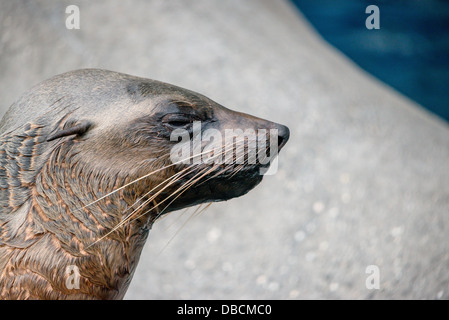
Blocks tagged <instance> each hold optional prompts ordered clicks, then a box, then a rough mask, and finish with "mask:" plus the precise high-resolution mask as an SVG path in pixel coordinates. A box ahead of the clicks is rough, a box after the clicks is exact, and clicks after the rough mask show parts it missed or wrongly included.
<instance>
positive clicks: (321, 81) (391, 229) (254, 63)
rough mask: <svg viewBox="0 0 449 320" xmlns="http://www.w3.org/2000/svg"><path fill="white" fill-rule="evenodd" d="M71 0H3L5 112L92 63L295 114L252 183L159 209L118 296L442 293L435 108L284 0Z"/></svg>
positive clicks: (440, 166) (287, 116) (280, 114)
mask: <svg viewBox="0 0 449 320" xmlns="http://www.w3.org/2000/svg"><path fill="white" fill-rule="evenodd" d="M70 4H73V3H72V1H58V2H55V1H53V0H36V1H23V0H16V1H2V2H1V4H0V57H1V58H0V70H1V73H0V97H1V98H2V104H1V106H0V115H2V114H3V113H4V112H5V111H6V109H7V107H8V106H9V105H10V104H11V103H12V102H13V101H14V100H16V99H17V98H18V97H19V96H20V95H21V94H22V93H23V92H24V91H25V90H27V89H28V88H30V87H31V86H32V85H34V84H35V83H37V82H40V81H42V80H44V79H46V78H49V77H51V76H53V75H55V74H58V73H62V72H65V71H68V70H72V69H79V68H86V67H95V68H104V69H110V70H114V71H119V72H125V73H130V74H133V75H137V76H143V77H147V78H153V79H157V80H161V81H166V82H170V83H173V84H176V85H179V86H183V87H186V88H189V89H192V90H195V91H198V92H200V93H203V94H205V95H207V96H209V97H211V98H212V99H214V100H216V101H217V102H219V103H221V104H223V105H225V106H227V107H229V108H231V109H235V110H239V111H242V112H247V113H252V114H254V115H257V116H260V117H263V118H267V119H270V120H273V121H277V122H280V123H282V124H285V125H287V126H289V127H290V130H291V137H290V141H289V143H288V144H287V146H286V147H285V148H284V150H283V152H282V153H281V155H280V159H279V170H278V172H277V173H276V174H275V175H273V176H267V177H265V179H264V181H263V183H262V184H261V185H260V186H258V187H257V188H256V189H255V190H253V191H252V192H250V193H249V194H248V195H246V196H244V197H242V198H239V199H234V200H232V201H228V202H226V203H218V204H213V205H212V206H211V207H209V208H208V209H207V210H205V211H204V212H202V213H201V214H194V210H192V209H190V210H188V211H186V212H176V213H172V214H171V215H169V216H168V217H166V218H165V219H163V220H161V221H160V222H158V223H156V224H155V226H154V228H153V230H152V232H151V233H150V236H149V239H148V242H147V244H146V247H145V249H144V252H143V254H142V257H141V261H140V264H139V266H138V269H137V272H136V274H135V276H134V280H133V282H132V284H131V287H130V289H129V291H128V293H127V296H126V298H128V299H314V298H318V299H329V298H332V299H368V298H375V299H391V298H392V299H399V298H405V299H411V298H413V299H421V298H424V299H438V298H445V299H447V298H449V274H448V272H447V270H448V266H449V241H448V237H449V161H448V159H449V127H448V126H447V125H446V124H445V123H443V122H441V121H440V120H438V119H437V118H435V117H433V116H432V115H429V114H428V113H427V112H426V111H424V110H423V109H422V108H421V107H419V106H417V105H415V104H414V103H413V102H411V101H409V100H407V99H405V98H404V97H402V96H400V95H399V94H397V93H395V92H394V91H392V90H391V89H390V88H388V87H387V86H385V85H383V84H381V83H379V82H378V81H376V80H375V79H373V78H372V77H370V76H369V75H367V74H365V73H364V72H363V71H361V70H360V69H359V68H357V67H356V66H355V65H354V64H353V63H351V62H350V61H348V60H347V59H346V58H345V57H343V56H342V55H341V54H339V53H338V52H337V51H336V50H334V49H333V48H331V47H330V46H329V45H327V44H326V43H324V41H322V40H321V39H320V38H319V36H317V34H316V33H315V32H314V31H313V30H312V29H311V28H310V26H309V25H308V24H307V23H306V22H305V21H304V19H303V18H302V16H301V15H300V14H299V13H297V12H296V11H295V9H294V8H293V7H291V6H290V5H289V4H288V3H287V2H284V1H280V0H278V1H273V0H245V1H241V0H227V1H219V0H213V1H211V0H199V1H186V0H182V1H179V0H177V1H174V0H169V1H167V0H153V1H144V0H133V1H118V0H107V1H106V0H101V1H100V0H99V1H86V0H79V1H77V4H78V6H79V8H80V11H81V28H80V30H68V29H66V28H65V19H66V17H67V15H66V14H65V8H66V6H68V5H70ZM360 14H361V15H363V14H364V13H363V12H361V13H360ZM367 32H369V31H367ZM369 266H376V267H377V268H378V269H374V270H375V271H376V270H378V271H379V275H380V277H379V289H369V288H367V282H368V287H369V285H370V284H373V283H375V279H374V280H373V276H375V275H374V274H372V273H371V272H372V271H371V270H373V269H370V267H369ZM367 268H368V269H367ZM367 271H368V273H367ZM373 281H374V282H373Z"/></svg>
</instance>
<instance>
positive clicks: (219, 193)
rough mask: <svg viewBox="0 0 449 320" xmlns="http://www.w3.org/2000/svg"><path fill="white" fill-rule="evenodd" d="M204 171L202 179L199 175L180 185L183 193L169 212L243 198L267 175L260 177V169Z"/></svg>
mask: <svg viewBox="0 0 449 320" xmlns="http://www.w3.org/2000/svg"><path fill="white" fill-rule="evenodd" d="M220 167H221V166H220ZM203 170H204V171H205V172H204V173H203V174H202V175H201V176H200V178H199V177H198V172H197V173H191V174H188V175H186V176H185V177H183V178H182V179H180V180H179V181H178V183H177V186H176V189H178V188H183V191H182V193H181V194H180V195H179V197H177V198H176V199H175V200H174V201H173V202H172V203H171V204H170V206H169V207H168V208H167V210H165V212H167V213H168V212H171V211H175V210H179V209H183V208H186V207H191V206H195V205H198V204H201V203H207V202H219V201H227V200H230V199H232V198H237V197H240V196H243V195H245V194H246V193H248V192H249V191H250V190H252V189H253V188H254V187H256V186H257V185H258V184H259V183H260V182H261V181H262V179H263V175H260V173H259V170H260V166H242V167H238V166H235V167H229V166H224V167H221V169H220V170H218V171H211V172H208V171H207V170H205V169H204V168H203ZM199 172H201V171H199Z"/></svg>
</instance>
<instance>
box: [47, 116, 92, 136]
mask: <svg viewBox="0 0 449 320" xmlns="http://www.w3.org/2000/svg"><path fill="white" fill-rule="evenodd" d="M91 126H92V122H90V121H87V120H86V121H83V122H81V123H78V124H76V125H75V126H73V127H71V128H67V129H62V130H58V131H56V132H55V133H53V134H51V135H49V136H48V138H47V141H52V140H55V139H58V138H62V137H66V136H71V135H74V134H76V135H82V134H83V133H86V132H87V130H89V128H90V127H91Z"/></svg>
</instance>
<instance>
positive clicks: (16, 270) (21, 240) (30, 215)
mask: <svg viewBox="0 0 449 320" xmlns="http://www.w3.org/2000/svg"><path fill="white" fill-rule="evenodd" d="M58 154H67V152H54V153H53V154H52V155H51V156H50V158H49V160H48V161H47V162H46V163H45V164H44V165H43V166H42V169H41V170H40V173H39V174H38V175H37V176H36V179H35V183H34V186H33V187H32V188H30V189H31V194H30V197H29V198H28V200H27V201H26V202H24V203H23V204H22V205H21V206H20V207H19V208H17V209H16V210H14V211H13V212H12V213H11V217H12V218H11V220H10V221H8V222H7V223H6V224H4V225H3V226H2V228H3V230H2V233H3V234H2V237H1V241H2V242H3V243H5V244H6V245H5V246H1V247H0V257H2V258H1V260H0V273H1V276H0V297H2V298H6V299H8V298H11V299H121V298H123V296H124V295H125V293H126V290H127V288H128V286H129V283H130V281H131V278H132V275H133V273H134V270H135V268H136V266H137V263H138V260H139V257H140V254H141V250H142V248H143V245H144V243H145V241H146V238H147V236H148V232H149V229H150V228H151V225H152V223H153V219H152V216H148V215H146V216H143V217H141V218H140V219H136V220H133V221H132V222H130V223H127V224H124V225H123V226H121V227H119V228H117V230H115V231H113V232H110V231H111V230H112V229H113V228H114V227H115V226H117V224H119V223H120V221H121V220H122V219H123V217H124V216H125V215H126V214H129V213H130V212H131V211H132V208H133V207H132V206H133V205H134V203H135V200H136V199H135V198H134V197H131V196H130V194H131V193H132V192H131V191H130V190H120V191H119V192H116V193H113V194H112V195H110V196H108V197H105V198H103V199H101V197H102V196H104V195H106V194H108V193H110V192H111V191H112V190H115V189H114V188H117V185H120V184H121V183H123V181H118V180H116V179H114V180H113V181H112V180H111V179H103V177H101V176H98V175H97V174H96V173H95V172H87V171H86V170H85V168H81V167H80V166H78V165H77V164H74V163H67V162H66V161H65V159H66V157H64V158H58ZM68 168H70V170H69V169H68ZM86 181H88V182H89V183H86ZM82 185H84V187H82ZM86 185H87V187H86ZM142 209H145V210H148V207H145V208H142ZM0 230H1V229H0ZM5 235H6V236H5Z"/></svg>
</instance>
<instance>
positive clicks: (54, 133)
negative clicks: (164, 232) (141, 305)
mask: <svg viewBox="0 0 449 320" xmlns="http://www.w3.org/2000/svg"><path fill="white" fill-rule="evenodd" d="M196 123H200V124H201V129H200V130H201V132H203V133H204V132H205V131H206V130H208V129H214V130H216V131H218V132H219V133H224V132H225V131H226V130H229V129H237V128H241V129H245V128H250V129H254V130H259V129H264V130H266V131H264V135H263V139H262V140H266V141H268V140H269V139H271V138H273V134H272V130H275V132H277V136H276V139H277V142H278V143H277V146H276V147H277V150H276V151H278V150H280V149H281V148H282V147H283V146H284V145H285V143H286V142H287V140H288V138H289V130H288V128H287V127H285V126H282V125H280V124H276V123H273V122H270V121H266V120H263V119H260V118H256V117H253V116H250V115H247V114H243V113H239V112H235V111H231V110H229V109H226V108H225V107H223V106H221V105H219V104H217V103H216V102H214V101H212V100H210V99H209V98H207V97H205V96H203V95H200V94H198V93H195V92H192V91H189V90H186V89H183V88H180V87H177V86H174V85H170V84H167V83H163V82H159V81H155V80H149V79H144V78H139V77H134V76H131V75H126V74H121V73H117V72H112V71H106V70H98V69H85V70H77V71H72V72H68V73H65V74H62V75H57V76H55V77H53V78H51V79H49V80H47V81H44V82H43V83H41V84H38V85H37V86H35V87H33V88H32V89H31V90H30V91H28V92H26V93H25V94H24V95H23V96H22V97H21V98H20V99H19V100H18V101H17V102H16V103H14V104H13V105H12V106H11V108H10V109H9V110H8V112H7V113H6V114H5V116H4V117H3V119H2V122H1V123H0V134H1V135H0V298H2V299H121V298H123V296H124V295H125V293H126V290H127V288H128V286H129V283H130V281H131V278H132V275H133V273H134V270H135V268H136V265H137V263H138V260H139V257H140V253H141V250H142V247H143V245H144V243H145V241H146V238H147V236H148V233H149V230H150V228H151V226H152V224H153V222H154V221H155V220H156V219H157V218H158V217H159V216H160V215H162V214H165V213H167V212H170V211H174V210H178V209H181V208H185V207H188V206H192V205H196V204H200V203H205V202H212V201H222V200H228V199H231V198H234V197H238V196H241V195H243V194H245V193H247V192H248V191H249V190H251V189H252V188H254V187H255V186H256V185H257V184H258V183H259V182H260V181H261V180H262V177H263V176H262V175H261V174H260V169H261V168H262V167H264V166H265V167H266V166H267V164H262V163H261V161H259V162H256V163H250V162H249V161H248V154H249V151H250V149H251V148H253V147H250V145H249V139H247V137H246V138H245V139H244V140H245V143H246V149H245V150H246V151H245V152H244V155H246V158H245V160H244V161H243V162H240V164H236V163H237V162H236V161H235V160H238V159H237V157H236V156H234V157H233V158H232V157H231V159H233V160H234V162H235V163H224V162H221V163H220V162H217V161H209V162H197V163H192V162H191V161H190V162H189V161H182V162H181V161H179V162H173V161H172V160H171V159H172V158H171V156H170V155H171V154H172V152H171V151H172V150H173V147H174V146H175V145H179V143H180V142H179V139H180V138H179V139H178V140H176V139H175V140H173V139H171V138H172V137H173V133H174V132H175V131H176V130H177V131H180V132H183V130H184V132H187V133H188V137H189V141H193V139H194V136H195V135H194V132H193V131H194V130H193V129H194V125H195V124H196ZM268 130H271V131H270V133H269V134H268ZM265 132H266V133H265ZM210 141H212V140H210ZM258 141H259V140H258ZM270 141H271V140H270ZM259 142H260V141H259ZM264 142H265V141H264ZM207 144H208V143H207V141H206V143H205V142H204V141H201V143H200V145H199V146H200V147H199V150H200V153H204V150H205V145H207ZM221 144H222V146H223V147H226V145H225V143H222V142H216V143H215V146H217V145H221ZM236 144H237V141H233V143H232V144H230V145H229V146H230V148H228V149H226V148H224V149H223V150H227V151H223V152H222V155H223V154H227V153H226V152H228V151H229V150H234V151H235V150H237V149H236V147H235V146H236ZM186 145H193V144H184V145H183V146H186ZM209 145H210V144H209ZM267 145H268V144H267ZM229 146H228V147H229ZM244 146H245V145H244ZM269 149H270V147H266V150H265V151H269V152H271V151H273V150H269ZM272 149H273V148H272ZM191 154H193V153H191ZM218 155H219V154H218V153H217V154H216V156H218ZM192 158H193V157H192ZM216 158H217V157H215V159H216ZM184 160H186V159H184ZM190 160H192V159H190Z"/></svg>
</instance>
